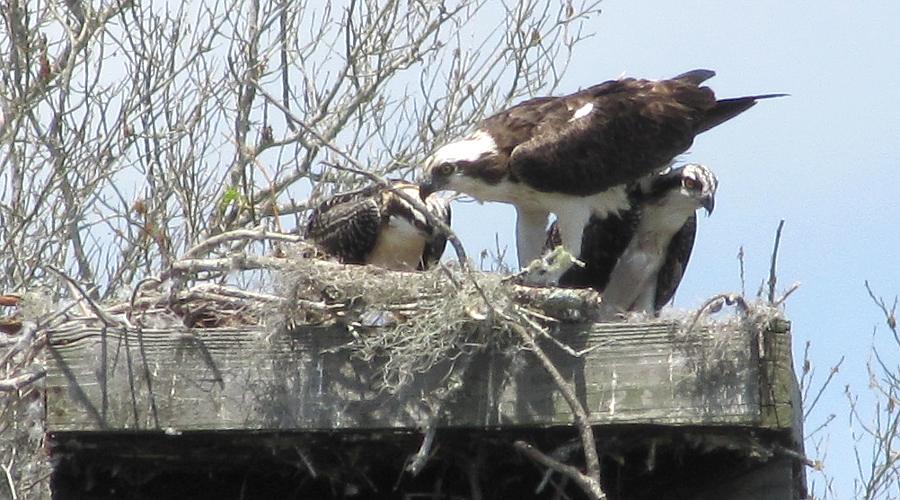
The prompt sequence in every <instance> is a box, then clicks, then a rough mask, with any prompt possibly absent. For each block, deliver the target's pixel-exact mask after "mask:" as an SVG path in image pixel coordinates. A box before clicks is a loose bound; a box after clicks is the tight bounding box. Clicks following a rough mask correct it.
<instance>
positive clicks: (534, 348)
mask: <svg viewBox="0 0 900 500" xmlns="http://www.w3.org/2000/svg"><path fill="white" fill-rule="evenodd" d="M509 328H510V330H512V331H513V333H515V334H516V335H517V336H518V337H519V338H520V339H521V340H522V342H523V343H524V345H525V346H526V347H527V348H529V349H530V350H531V352H532V353H534V355H535V356H536V357H537V358H538V360H540V362H541V364H542V365H543V366H544V369H545V370H546V371H547V373H548V374H549V375H550V377H551V378H552V379H553V381H554V382H555V383H556V386H557V388H558V389H559V391H560V393H561V394H562V396H563V398H564V399H565V400H566V403H567V404H568V405H569V408H570V409H571V410H572V414H573V415H574V416H575V426H576V427H577V428H578V432H579V435H580V436H581V443H582V446H583V448H584V459H585V465H586V466H587V474H582V473H581V471H578V469H574V467H572V468H564V469H562V470H565V471H567V472H565V474H566V475H568V476H570V477H572V479H573V480H575V481H577V482H578V484H579V485H580V486H581V487H582V488H583V489H584V491H585V493H587V494H588V495H590V496H591V498H595V499H600V498H606V497H605V495H604V494H603V490H602V489H601V488H600V458H599V456H598V454H597V443H596V441H595V440H594V430H593V429H592V428H591V423H590V420H589V418H588V414H587V411H586V410H585V409H584V406H582V404H581V402H579V401H578V397H577V396H576V395H575V391H574V390H573V389H572V387H571V386H570V385H569V383H568V382H566V379H565V378H563V376H562V374H561V373H559V370H558V369H557V368H556V366H555V365H554V364H553V361H551V360H550V358H549V357H547V354H546V353H544V350H543V349H541V347H540V346H539V345H537V342H535V340H534V337H533V336H532V335H531V334H530V333H528V331H527V330H526V329H525V328H524V327H522V326H521V325H519V324H517V323H512V324H510V325H509ZM528 448H529V449H531V446H530V445H528ZM523 451H524V450H523ZM534 451H537V450H534ZM541 455H543V454H541ZM545 458H546V457H545ZM548 460H552V459H549V458H548ZM554 462H555V461H554ZM542 463H544V462H542ZM545 465H546V463H545ZM566 467H569V466H566ZM573 469H574V472H573Z"/></svg>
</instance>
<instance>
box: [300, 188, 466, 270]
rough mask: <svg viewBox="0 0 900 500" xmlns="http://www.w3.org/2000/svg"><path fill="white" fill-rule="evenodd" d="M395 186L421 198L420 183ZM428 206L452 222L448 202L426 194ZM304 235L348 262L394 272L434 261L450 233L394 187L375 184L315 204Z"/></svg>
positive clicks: (431, 264)
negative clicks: (401, 196) (418, 184)
mask: <svg viewBox="0 0 900 500" xmlns="http://www.w3.org/2000/svg"><path fill="white" fill-rule="evenodd" d="M391 183H392V184H393V186H394V187H395V188H397V189H400V190H403V191H404V192H406V193H408V194H409V195H411V196H415V197H419V196H420V193H419V186H417V185H416V184H413V183H410V182H405V181H401V180H392V181H391ZM422 198H423V200H424V202H425V205H426V206H427V207H428V209H429V211H430V212H431V213H432V214H434V215H435V216H437V217H438V218H440V219H441V220H443V221H444V222H446V223H447V224H448V225H449V224H450V205H449V203H448V201H447V200H444V199H442V198H439V197H437V196H429V197H425V196H423V197H422ZM306 238H308V239H310V240H312V241H313V242H314V243H315V244H316V245H318V246H319V247H321V248H322V249H323V250H325V251H326V252H328V253H329V254H331V255H334V256H336V257H338V258H339V259H340V261H341V262H343V263H345V264H371V265H374V266H379V267H384V268H387V269H392V270H395V271H414V270H417V269H418V270H423V269H428V268H430V267H431V266H433V265H434V264H436V263H437V262H438V261H439V260H440V258H441V254H442V253H444V247H445V246H446V244H447V238H446V236H444V235H443V234H442V233H440V232H439V231H437V230H435V229H434V228H433V227H432V226H431V224H429V223H428V221H427V220H426V219H425V216H424V215H422V214H421V213H420V212H418V211H417V210H415V209H414V208H413V207H412V206H411V205H410V204H409V203H407V202H406V201H404V200H402V199H401V198H400V197H399V196H397V195H396V194H395V193H394V192H393V191H391V190H390V189H386V188H384V187H382V186H379V185H377V184H373V185H370V186H368V187H365V188H362V189H358V190H356V191H349V192H346V193H339V194H336V195H334V196H332V197H330V198H328V199H327V200H325V201H323V202H322V203H320V204H319V205H318V206H317V207H316V208H314V209H313V212H312V215H310V218H309V223H308V224H307V226H306Z"/></svg>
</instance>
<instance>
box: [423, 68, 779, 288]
mask: <svg viewBox="0 0 900 500" xmlns="http://www.w3.org/2000/svg"><path fill="white" fill-rule="evenodd" d="M714 74H715V73H713V72H712V71H708V70H694V71H690V72H688V73H684V74H682V75H679V76H676V77H674V78H672V79H669V80H659V81H654V80H642V79H634V78H623V79H619V80H612V81H607V82H604V83H601V84H598V85H594V86H592V87H588V88H586V89H584V90H581V91H579V92H575V93H573V94H570V95H566V96H561V97H538V98H534V99H530V100H528V101H525V102H522V103H520V104H518V105H516V106H513V107H511V108H509V109H507V110H504V111H501V112H499V113H497V114H495V115H493V116H491V117H489V118H487V119H485V120H484V121H482V122H481V123H480V124H479V125H478V126H477V128H476V129H475V131H474V132H472V133H471V134H470V135H468V136H467V137H466V138H464V139H462V140H460V141H457V142H454V143H451V144H448V145H446V146H444V147H442V148H440V149H438V150H437V151H436V152H435V153H434V155H432V157H431V158H430V159H429V161H428V162H427V163H426V166H425V172H424V181H423V184H422V192H423V194H426V195H427V194H429V193H431V192H433V191H439V190H454V191H458V192H462V193H466V194H468V195H471V196H472V197H474V198H476V199H478V200H481V201H499V202H505V203H510V204H512V205H514V206H515V207H516V210H517V215H518V218H517V222H516V236H517V249H518V254H519V264H520V266H524V265H525V264H527V263H528V262H530V261H531V260H532V259H534V258H536V257H538V256H539V255H540V253H541V250H542V247H543V244H544V241H545V231H546V227H547V218H548V215H549V214H550V213H554V214H556V216H557V220H558V221H559V231H560V235H561V241H562V244H563V246H564V247H565V248H566V249H567V250H568V251H569V252H570V253H572V254H573V255H576V256H578V255H579V249H580V248H581V235H582V230H583V229H584V226H585V225H586V224H587V223H588V221H589V220H590V219H591V217H600V218H605V217H607V216H609V215H611V214H617V213H619V212H620V211H623V210H627V209H628V208H629V207H630V202H629V197H628V193H627V189H626V186H627V185H628V184H629V183H631V182H634V181H636V180H638V179H640V178H642V177H644V176H647V175H650V174H653V173H655V172H659V171H660V170H662V169H664V168H665V167H667V166H668V165H669V164H670V163H671V162H672V161H673V159H674V158H675V157H676V156H677V155H679V154H681V153H683V152H685V151H686V150H687V149H688V148H689V147H690V146H691V144H692V143H693V140H694V137H695V136H696V135H697V134H699V133H701V132H704V131H706V130H709V129H710V128H712V127H714V126H716V125H718V124H720V123H722V122H724V121H726V120H728V119H730V118H733V117H734V116H737V115H738V114H740V113H741V112H743V111H745V110H747V109H748V108H750V107H751V106H753V105H754V104H755V103H756V101H757V100H758V99H762V98H766V97H774V95H761V96H747V97H739V98H735V99H723V100H717V99H716V97H715V94H714V93H713V91H712V90H711V89H710V88H708V87H705V86H701V84H702V83H703V82H704V81H705V80H707V79H709V78H711V77H712V76H713V75H714ZM558 277H559V276H558V275H557V276H555V277H553V278H551V279H550V281H552V280H553V279H555V278H558Z"/></svg>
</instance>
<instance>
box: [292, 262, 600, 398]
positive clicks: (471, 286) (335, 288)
mask: <svg viewBox="0 0 900 500" xmlns="http://www.w3.org/2000/svg"><path fill="white" fill-rule="evenodd" d="M279 283H280V284H279V288H280V293H279V295H282V296H284V297H286V298H287V300H286V301H285V302H284V303H283V306H282V311H283V315H282V317H281V318H280V319H279V320H277V321H279V325H277V326H279V327H283V328H287V329H291V328H293V326H294V325H298V324H304V325H310V324H313V325H318V324H340V325H344V326H345V327H347V329H348V330H349V331H350V332H351V334H352V337H353V340H352V341H351V342H350V343H348V344H347V345H346V346H345V348H346V349H348V350H350V353H351V355H352V356H354V357H356V358H358V359H361V360H363V361H367V362H372V361H376V360H377V366H378V367H379V370H380V372H381V375H382V377H381V378H382V382H383V388H384V389H387V390H389V391H391V392H396V391H398V390H400V389H401V388H402V386H403V385H404V384H406V383H408V382H410V381H411V380H412V379H413V378H414V377H415V376H416V374H419V373H425V372H428V371H430V370H431V369H432V368H434V367H435V366H436V365H438V364H439V363H445V362H447V361H448V360H449V361H453V362H455V361H457V360H460V359H463V358H468V357H470V356H471V355H472V354H474V353H476V352H478V351H481V350H484V349H486V348H488V347H492V348H497V349H499V350H501V351H504V352H506V353H508V354H510V355H512V354H514V353H515V352H517V351H518V350H519V349H521V347H522V346H521V345H520V341H519V340H517V339H516V338H515V336H513V335H510V326H511V325H513V324H516V325H519V326H522V327H526V328H529V329H537V330H538V331H540V332H542V333H546V332H547V330H548V329H549V328H550V327H551V325H552V324H553V323H558V322H572V321H586V320H588V319H590V318H591V317H592V316H593V315H594V312H595V311H596V310H598V305H599V299H598V297H597V295H596V294H595V293H593V292H591V291H585V290H557V289H550V288H546V289H536V288H529V287H523V286H517V285H514V284H513V283H511V282H510V278H509V277H504V276H501V275H497V274H488V273H475V272H469V271H464V270H462V269H460V268H459V267H458V266H455V265H444V266H440V267H438V268H436V269H433V270H431V271H427V272H416V273H403V272H392V271H386V270H383V269H378V268H374V267H368V266H348V265H341V264H337V263H334V262H328V261H323V260H319V259H315V258H308V257H306V256H304V255H303V254H302V253H298V254H296V255H293V256H292V257H291V258H289V259H288V260H287V263H286V265H285V266H284V267H283V268H282V269H281V270H280V277H279Z"/></svg>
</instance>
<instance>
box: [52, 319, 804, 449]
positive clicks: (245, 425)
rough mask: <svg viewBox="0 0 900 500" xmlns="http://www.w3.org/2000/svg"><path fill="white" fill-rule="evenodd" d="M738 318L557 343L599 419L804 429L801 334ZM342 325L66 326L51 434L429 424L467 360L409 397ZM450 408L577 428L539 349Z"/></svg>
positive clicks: (502, 422)
mask: <svg viewBox="0 0 900 500" xmlns="http://www.w3.org/2000/svg"><path fill="white" fill-rule="evenodd" d="M783 326H784V325H782V327H779V328H775V329H774V330H772V331H767V332H764V333H763V334H762V339H759V338H757V337H758V335H757V334H755V333H754V332H753V331H751V330H747V329H741V328H737V327H736V328H734V329H733V330H729V331H724V332H723V331H721V329H719V330H718V331H716V332H709V331H705V330H703V331H695V332H691V333H685V332H681V331H678V329H677V326H676V325H675V324H673V323H667V322H650V323H618V324H596V325H593V326H590V327H589V328H586V329H585V328H581V329H579V328H574V327H572V328H567V329H564V330H563V331H561V332H558V335H557V336H558V338H559V339H560V340H562V341H564V342H566V343H568V344H570V345H572V346H573V347H574V348H575V349H584V348H586V347H591V348H593V350H592V351H590V352H589V353H587V354H585V355H584V356H583V357H581V358H575V357H572V356H570V355H568V354H565V353H564V352H562V351H561V350H559V349H557V348H556V347H553V346H552V345H550V344H549V343H547V346H546V349H547V351H548V352H549V353H550V354H551V355H552V357H553V358H554V360H555V361H556V363H557V365H558V366H559V367H560V370H561V372H562V373H563V374H564V375H565V376H566V377H567V378H568V379H569V380H570V381H573V382H574V383H575V386H576V389H577V393H578V394H579V397H580V398H581V399H582V401H583V402H584V403H585V404H586V407H587V408H588V410H589V411H590V418H591V420H592V422H593V423H595V424H635V423H643V424H665V425H693V426H696V425H730V426H735V425H737V426H756V427H766V428H770V429H788V428H790V427H791V425H792V423H793V415H794V414H793V410H792V408H791V393H790V392H789V391H785V389H784V388H785V387H787V386H784V385H783V384H784V383H785V381H786V380H788V378H786V377H789V376H790V375H791V372H790V367H791V353H790V336H789V332H788V329H787V328H786V327H783ZM350 339H351V337H350V336H349V334H348V333H347V332H346V331H345V330H344V329H343V328H340V327H328V328H325V327H304V328H301V329H298V330H295V331H293V332H291V333H286V332H277V333H272V332H270V331H266V330H265V329H263V328H240V329H226V328H218V329H205V330H204V329H197V330H187V329H184V330H180V331H173V330H153V329H144V330H142V331H137V330H134V331H124V330H121V329H112V328H110V329H106V330H103V329H98V328H89V327H83V326H82V327H72V328H69V329H66V330H60V331H56V332H53V334H52V336H51V343H50V348H49V352H50V355H49V357H48V374H47V378H46V388H47V405H48V406H47V408H48V415H47V428H48V430H50V431H52V432H60V431H90V430H125V429H148V430H158V429H172V430H177V431H188V430H227V429H250V430H253V429H255V430H277V429H301V430H302V429H376V428H394V429H403V428H410V429H413V428H416V427H418V426H420V425H421V424H422V423H423V422H424V421H425V420H426V419H427V417H428V416H429V415H430V411H431V410H430V408H429V399H430V398H432V396H433V393H434V391H436V390H438V389H439V388H441V387H442V386H443V384H445V383H446V380H445V379H444V378H445V376H446V375H447V374H448V372H449V370H450V367H451V366H452V363H450V362H449V361H448V362H447V363H445V364H443V365H438V366H437V367H435V369H433V370H432V371H431V372H429V373H427V374H422V375H419V376H417V377H416V379H415V382H414V383H413V384H411V385H410V386H409V387H408V388H407V389H405V390H404V391H403V392H402V393H400V394H388V393H386V392H383V391H381V392H380V391H378V389H377V387H378V382H379V380H378V378H377V376H375V375H374V371H373V369H372V368H373V367H372V366H371V365H370V364H369V363H364V362H362V361H359V360H354V359H353V358H352V357H350V356H349V355H348V353H347V352H346V351H341V350H337V351H335V352H332V351H334V350H335V349H336V348H338V347H340V346H342V345H344V344H346V343H347V342H348V341H349V340H350ZM472 363H473V364H472V365H471V367H470V368H469V370H467V371H466V373H465V380H463V381H462V386H461V387H462V388H461V390H460V391H459V392H458V393H457V394H456V395H455V397H454V399H453V401H450V402H449V403H448V405H447V406H446V407H445V412H444V415H443V420H442V425H444V426H447V427H496V426H553V425H570V424H571V422H572V419H571V413H570V410H569V408H568V406H567V405H566V404H565V401H564V400H563V399H562V397H561V396H560V395H559V393H558V391H557V390H556V388H555V387H554V386H553V383H552V381H551V380H550V378H549V377H548V376H547V375H546V374H545V373H544V371H543V370H542V368H541V367H540V365H539V364H538V363H537V362H536V360H535V359H534V358H533V357H532V356H531V355H530V354H529V353H528V352H518V353H517V354H515V356H512V357H509V356H504V355H503V354H502V353H498V352H483V353H481V354H479V355H478V356H476V358H475V359H474V360H473V361H472Z"/></svg>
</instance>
